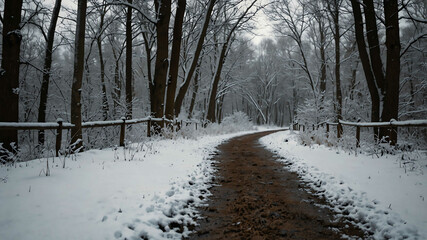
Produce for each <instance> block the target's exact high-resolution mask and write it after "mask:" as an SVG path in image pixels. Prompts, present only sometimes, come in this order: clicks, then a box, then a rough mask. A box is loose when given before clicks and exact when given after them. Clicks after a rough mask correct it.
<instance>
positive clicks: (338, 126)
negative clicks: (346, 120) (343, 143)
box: [337, 121, 342, 138]
mask: <svg viewBox="0 0 427 240" xmlns="http://www.w3.org/2000/svg"><path fill="white" fill-rule="evenodd" d="M341 132H342V125H341V123H340V122H339V121H338V125H337V138H341Z"/></svg>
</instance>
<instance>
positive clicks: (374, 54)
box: [363, 0, 385, 101]
mask: <svg viewBox="0 0 427 240" xmlns="http://www.w3.org/2000/svg"><path fill="white" fill-rule="evenodd" d="M363 4H364V10H365V21H366V24H365V26H366V36H367V40H368V45H369V55H370V57H371V65H372V72H373V74H374V77H375V81H376V83H377V86H378V88H379V89H380V91H381V93H382V94H384V90H385V89H384V73H383V63H382V60H381V52H380V43H379V40H378V29H377V21H376V15H375V9H374V2H373V0H363ZM380 101H381V99H380Z"/></svg>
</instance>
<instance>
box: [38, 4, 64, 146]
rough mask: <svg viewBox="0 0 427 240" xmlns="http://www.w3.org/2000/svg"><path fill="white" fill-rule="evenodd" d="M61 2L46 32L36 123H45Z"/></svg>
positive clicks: (54, 11)
mask: <svg viewBox="0 0 427 240" xmlns="http://www.w3.org/2000/svg"><path fill="white" fill-rule="evenodd" d="M61 2H62V0H56V1H55V6H54V7H53V12H52V18H51V20H50V25H49V30H48V32H47V39H46V50H45V57H44V67H43V79H42V86H41V89H40V105H39V113H38V118H37V121H38V122H45V121H46V104H47V96H48V91H49V80H50V75H51V69H50V68H51V66H52V53H53V41H54V38H55V29H56V23H57V21H58V16H59V11H60V9H61ZM38 140H39V144H40V145H43V144H44V130H40V131H39V136H38Z"/></svg>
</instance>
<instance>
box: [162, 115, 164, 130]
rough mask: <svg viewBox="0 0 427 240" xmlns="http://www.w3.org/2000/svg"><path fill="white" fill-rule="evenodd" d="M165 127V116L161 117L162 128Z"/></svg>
mask: <svg viewBox="0 0 427 240" xmlns="http://www.w3.org/2000/svg"><path fill="white" fill-rule="evenodd" d="M164 127H165V116H163V117H162V128H164Z"/></svg>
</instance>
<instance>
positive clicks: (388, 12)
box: [380, 0, 400, 145]
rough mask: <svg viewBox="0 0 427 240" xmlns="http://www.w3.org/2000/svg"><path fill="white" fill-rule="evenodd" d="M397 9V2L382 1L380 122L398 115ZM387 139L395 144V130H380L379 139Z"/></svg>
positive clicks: (390, 0)
mask: <svg viewBox="0 0 427 240" xmlns="http://www.w3.org/2000/svg"><path fill="white" fill-rule="evenodd" d="M398 12H399V9H398V2H397V0H384V18H385V28H386V43H385V45H386V47H387V65H386V74H385V92H386V96H385V98H384V106H383V112H382V115H381V120H382V121H383V122H388V121H390V120H391V119H395V120H398V113H399V76H400V37H399V14H398ZM386 136H388V137H389V141H390V144H391V145H395V144H396V142H397V128H396V127H392V128H382V129H381V131H380V138H382V137H386Z"/></svg>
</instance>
